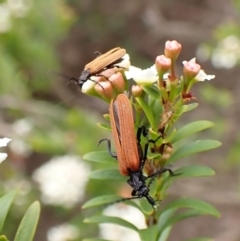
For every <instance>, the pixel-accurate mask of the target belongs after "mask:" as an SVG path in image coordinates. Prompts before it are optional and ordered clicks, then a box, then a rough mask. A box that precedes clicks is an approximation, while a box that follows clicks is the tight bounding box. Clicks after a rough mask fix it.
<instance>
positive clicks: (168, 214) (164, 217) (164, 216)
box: [157, 208, 177, 235]
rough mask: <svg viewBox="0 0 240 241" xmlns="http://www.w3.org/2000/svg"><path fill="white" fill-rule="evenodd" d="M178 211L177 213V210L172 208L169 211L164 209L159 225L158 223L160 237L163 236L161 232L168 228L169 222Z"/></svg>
mask: <svg viewBox="0 0 240 241" xmlns="http://www.w3.org/2000/svg"><path fill="white" fill-rule="evenodd" d="M176 211H177V208H171V209H167V210H165V209H164V210H163V211H162V213H161V215H160V217H159V220H158V223H157V226H158V230H159V234H160V235H161V230H163V229H164V227H165V226H166V222H167V220H169V219H170V218H172V217H173V216H174V215H175V212H176Z"/></svg>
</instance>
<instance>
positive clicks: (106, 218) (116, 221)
mask: <svg viewBox="0 0 240 241" xmlns="http://www.w3.org/2000/svg"><path fill="white" fill-rule="evenodd" d="M83 222H84V223H111V224H117V225H120V226H122V227H125V228H129V229H132V230H134V231H137V232H138V231H139V230H138V228H137V227H136V226H135V225H133V224H132V223H130V222H128V221H126V220H124V219H122V218H118V217H110V216H104V215H99V216H93V217H90V218H86V219H84V220H83Z"/></svg>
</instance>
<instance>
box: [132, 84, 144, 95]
mask: <svg viewBox="0 0 240 241" xmlns="http://www.w3.org/2000/svg"><path fill="white" fill-rule="evenodd" d="M142 93H143V89H142V86H140V85H133V86H132V94H133V96H134V97H140V96H141V95H142Z"/></svg>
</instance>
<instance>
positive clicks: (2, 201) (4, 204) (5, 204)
mask: <svg viewBox="0 0 240 241" xmlns="http://www.w3.org/2000/svg"><path fill="white" fill-rule="evenodd" d="M15 195H16V190H13V191H11V192H9V193H7V194H5V195H4V196H3V197H1V198H0V207H1V208H0V232H1V231H2V228H3V224H4V222H5V219H6V217H7V214H8V211H9V209H10V206H11V204H12V202H13V199H14V197H15Z"/></svg>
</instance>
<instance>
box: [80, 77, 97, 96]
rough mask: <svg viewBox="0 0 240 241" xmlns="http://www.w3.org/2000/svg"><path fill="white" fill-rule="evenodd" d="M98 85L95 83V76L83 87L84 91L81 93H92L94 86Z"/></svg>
mask: <svg viewBox="0 0 240 241" xmlns="http://www.w3.org/2000/svg"><path fill="white" fill-rule="evenodd" d="M95 84H96V82H95V76H92V77H91V79H88V80H87V81H86V82H85V83H84V84H83V85H82V89H81V91H82V92H83V93H85V94H86V93H88V92H90V91H91V90H92V89H93V88H94V85H95Z"/></svg>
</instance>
